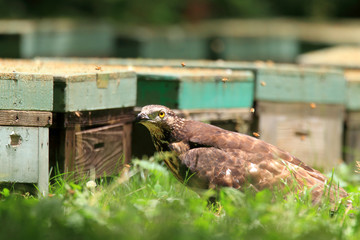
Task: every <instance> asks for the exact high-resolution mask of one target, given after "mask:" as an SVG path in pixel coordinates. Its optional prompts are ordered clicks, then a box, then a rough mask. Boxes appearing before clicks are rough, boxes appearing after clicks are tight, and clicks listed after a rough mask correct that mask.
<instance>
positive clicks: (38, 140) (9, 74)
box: [0, 62, 53, 195]
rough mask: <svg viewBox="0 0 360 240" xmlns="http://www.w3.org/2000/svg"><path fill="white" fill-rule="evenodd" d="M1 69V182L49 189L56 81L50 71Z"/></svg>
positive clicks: (42, 189) (40, 189)
mask: <svg viewBox="0 0 360 240" xmlns="http://www.w3.org/2000/svg"><path fill="white" fill-rule="evenodd" d="M2 63H3V62H2ZM1 65H2V67H1V68H0V92H1V96H0V182H20V183H37V185H38V189H39V192H40V194H41V195H45V194H47V191H48V180H49V177H48V172H49V127H50V125H51V124H52V114H51V111H52V109H53V105H52V104H53V100H52V99H53V81H52V76H51V75H47V74H32V73H18V72H13V70H11V71H9V69H6V67H4V66H3V64H1Z"/></svg>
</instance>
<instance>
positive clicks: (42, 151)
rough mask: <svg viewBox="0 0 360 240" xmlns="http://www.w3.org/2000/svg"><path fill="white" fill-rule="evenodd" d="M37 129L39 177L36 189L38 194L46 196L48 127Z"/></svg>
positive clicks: (47, 184)
mask: <svg viewBox="0 0 360 240" xmlns="http://www.w3.org/2000/svg"><path fill="white" fill-rule="evenodd" d="M38 129H39V141H38V149H39V158H38V159H39V160H38V161H39V165H38V166H39V170H38V171H39V177H38V182H37V184H38V189H39V195H40V196H47V195H48V192H49V129H48V128H38Z"/></svg>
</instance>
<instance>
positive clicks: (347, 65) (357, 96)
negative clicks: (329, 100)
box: [298, 46, 360, 162]
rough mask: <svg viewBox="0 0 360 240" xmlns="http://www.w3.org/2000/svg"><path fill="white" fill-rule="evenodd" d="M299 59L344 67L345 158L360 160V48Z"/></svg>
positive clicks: (335, 49)
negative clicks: (345, 84) (345, 86)
mask: <svg viewBox="0 0 360 240" xmlns="http://www.w3.org/2000/svg"><path fill="white" fill-rule="evenodd" d="M298 61H299V62H300V63H302V64H307V65H313V66H331V67H335V68H340V69H343V71H344V77H345V79H346V82H347V88H346V110H347V111H346V128H345V130H346V132H345V160H346V161H347V162H352V161H354V160H357V161H358V160H360V48H359V47H350V46H340V47H334V48H329V49H324V50H321V51H316V52H311V53H307V54H303V55H301V56H300V57H299V59H298Z"/></svg>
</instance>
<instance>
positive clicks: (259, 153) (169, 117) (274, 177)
mask: <svg viewBox="0 0 360 240" xmlns="http://www.w3.org/2000/svg"><path fill="white" fill-rule="evenodd" d="M160 113H161V114H160ZM162 113H164V114H162ZM162 115H164V116H163V117H162ZM137 119H138V120H139V121H140V123H142V124H144V125H145V126H146V127H147V128H148V129H149V131H150V134H151V135H152V137H153V141H154V144H155V147H156V148H157V150H158V151H163V152H168V153H169V152H170V153H172V154H168V155H167V157H165V158H164V159H165V163H166V164H167V166H168V167H169V169H170V170H171V171H172V172H173V173H174V175H175V176H176V177H177V178H178V179H179V180H180V181H182V182H184V181H187V184H188V185H190V186H193V187H197V188H217V187H221V186H226V187H233V188H236V189H240V190H244V189H246V188H252V189H255V190H256V191H258V190H262V189H265V188H270V189H274V188H275V187H278V188H282V187H283V186H284V183H288V184H291V185H293V186H295V188H294V189H296V191H300V192H301V191H303V190H304V187H305V186H306V187H307V188H308V189H311V193H312V198H313V201H314V202H318V201H320V199H321V196H322V195H323V194H324V188H325V186H326V182H327V178H326V177H325V176H324V175H322V174H321V173H320V172H319V171H317V170H315V169H313V168H311V167H310V166H308V165H306V164H305V163H303V162H301V161H300V160H299V159H297V158H296V157H294V156H292V155H291V154H289V153H288V152H285V151H283V150H281V149H279V148H277V147H275V146H273V145H271V144H269V143H266V142H264V141H262V140H259V139H257V138H254V137H250V136H248V135H244V134H240V133H236V132H231V131H227V130H224V129H221V128H218V127H216V126H213V125H209V124H205V123H202V122H197V121H192V120H185V119H183V118H179V117H177V116H176V115H175V114H174V112H173V111H171V110H170V109H168V108H166V107H164V106H160V105H148V106H145V107H143V109H142V111H141V112H140V113H139V115H138V117H137ZM189 176H191V177H190V178H189V179H188V180H185V178H186V177H189ZM294 183H295V184H294ZM329 195H330V198H331V200H333V201H334V199H335V198H336V196H338V197H339V198H343V197H346V196H347V193H346V191H345V190H344V189H342V188H338V187H336V186H334V187H332V189H331V191H330V194H329Z"/></svg>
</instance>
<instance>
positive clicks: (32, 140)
mask: <svg viewBox="0 0 360 240" xmlns="http://www.w3.org/2000/svg"><path fill="white" fill-rule="evenodd" d="M47 130H48V129H47V128H45V129H43V130H40V131H45V132H46V131H47ZM45 135H46V134H45ZM39 138H40V136H39V127H20V126H0V158H1V161H0V181H7V182H25V183H37V182H38V180H39V146H38V145H39V142H40V139H39ZM45 148H46V146H45Z"/></svg>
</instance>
